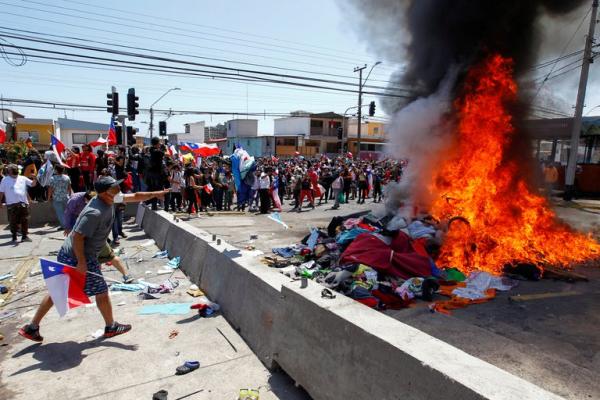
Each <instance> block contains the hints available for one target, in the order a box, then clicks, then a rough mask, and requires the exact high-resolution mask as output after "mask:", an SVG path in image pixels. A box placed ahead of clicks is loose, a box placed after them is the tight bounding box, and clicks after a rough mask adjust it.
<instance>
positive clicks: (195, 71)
mask: <svg viewBox="0 0 600 400" xmlns="http://www.w3.org/2000/svg"><path fill="white" fill-rule="evenodd" d="M6 47H19V48H20V49H22V50H30V51H35V52H40V53H50V54H55V55H60V56H63V57H60V58H58V57H48V56H40V55H37V54H30V53H28V54H27V55H28V57H37V58H42V59H52V60H62V61H69V62H77V63H89V64H97V65H110V66H119V67H121V68H138V69H144V70H154V71H160V72H174V73H181V74H191V75H199V76H208V77H215V76H218V77H221V78H228V79H235V80H245V81H250V82H253V81H259V82H270V83H279V84H283V85H293V86H302V87H310V88H319V89H327V90H332V91H340V92H348V93H358V91H357V90H353V89H343V88H337V87H331V86H319V85H313V84H308V83H302V82H290V81H285V80H280V79H271V78H263V77H257V76H252V75H246V74H240V73H238V74H235V73H232V72H218V71H209V70H200V69H192V68H183V67H174V66H168V65H159V64H158V65H157V64H151V63H142V62H138V61H120V60H116V61H115V60H112V59H109V58H105V57H95V56H88V55H82V54H74V53H67V52H61V51H54V50H48V49H39V48H33V47H26V46H14V45H6ZM100 51H101V50H100ZM105 51H107V52H109V51H108V50H105ZM7 54H15V53H7ZM64 56H69V57H77V58H83V59H86V60H88V61H83V60H79V59H68V60H67V59H65V58H64ZM142 58H147V59H160V58H157V57H151V56H143V57H142ZM89 60H94V61H89ZM99 61H104V62H106V63H100V62H99ZM171 62H178V63H185V64H190V63H189V62H182V61H177V60H175V61H171ZM124 63H126V64H124ZM191 64H197V63H191ZM148 67H154V68H148ZM156 68H160V69H156ZM165 68H166V69H165ZM209 68H214V67H209ZM292 79H297V78H292ZM304 79H306V80H313V81H323V80H318V79H310V78H306V77H305V78H304ZM332 83H334V84H344V83H336V82H332ZM345 84H348V83H347V82H346V83H345ZM351 85H352V84H351ZM352 86H353V85H352ZM363 93H365V94H372V95H379V96H386V97H400V98H403V97H408V96H406V95H399V94H392V93H377V92H363Z"/></svg>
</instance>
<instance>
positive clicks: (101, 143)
mask: <svg viewBox="0 0 600 400" xmlns="http://www.w3.org/2000/svg"><path fill="white" fill-rule="evenodd" d="M106 143H107V140H106V138H103V137H102V136H100V137H99V138H98V139H97V140H94V141H93V142H89V143H88V144H89V145H90V146H92V147H98V146H104V145H106Z"/></svg>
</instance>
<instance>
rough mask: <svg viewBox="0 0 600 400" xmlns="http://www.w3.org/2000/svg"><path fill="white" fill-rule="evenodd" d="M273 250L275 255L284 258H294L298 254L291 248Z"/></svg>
mask: <svg viewBox="0 0 600 400" xmlns="http://www.w3.org/2000/svg"><path fill="white" fill-rule="evenodd" d="M272 250H273V253H275V254H277V255H278V256H281V257H283V258H292V257H294V255H295V254H296V252H295V251H294V249H292V248H291V247H275V248H273V249H272Z"/></svg>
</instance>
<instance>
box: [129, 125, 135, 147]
mask: <svg viewBox="0 0 600 400" xmlns="http://www.w3.org/2000/svg"><path fill="white" fill-rule="evenodd" d="M135 133H136V129H134V128H133V126H128V127H127V145H128V146H133V145H134V144H135Z"/></svg>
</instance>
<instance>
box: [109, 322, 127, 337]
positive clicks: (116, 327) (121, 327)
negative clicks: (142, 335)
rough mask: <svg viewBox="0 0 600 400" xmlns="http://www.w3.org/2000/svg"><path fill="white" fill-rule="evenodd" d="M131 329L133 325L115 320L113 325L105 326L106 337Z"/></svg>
mask: <svg viewBox="0 0 600 400" xmlns="http://www.w3.org/2000/svg"><path fill="white" fill-rule="evenodd" d="M130 330H131V325H126V324H120V323H118V322H116V321H115V322H114V323H113V324H112V326H107V327H105V328H104V337H105V338H111V337H115V336H118V335H122V334H124V333H127V332H129V331H130Z"/></svg>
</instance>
